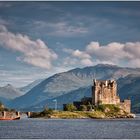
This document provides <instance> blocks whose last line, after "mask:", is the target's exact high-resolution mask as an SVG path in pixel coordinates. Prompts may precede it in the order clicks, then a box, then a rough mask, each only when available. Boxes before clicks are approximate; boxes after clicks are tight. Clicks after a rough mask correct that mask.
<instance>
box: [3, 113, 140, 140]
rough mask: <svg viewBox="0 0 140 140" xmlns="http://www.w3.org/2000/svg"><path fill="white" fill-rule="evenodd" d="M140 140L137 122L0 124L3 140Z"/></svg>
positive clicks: (139, 117)
mask: <svg viewBox="0 0 140 140" xmlns="http://www.w3.org/2000/svg"><path fill="white" fill-rule="evenodd" d="M5 138H7V139H9V138H10V139H11V138H12V139H31V138H33V139H103V138H105V139H112V138H113V139H140V115H137V117H136V118H134V119H114V120H112V119H28V118H23V119H21V120H15V121H0V139H5Z"/></svg>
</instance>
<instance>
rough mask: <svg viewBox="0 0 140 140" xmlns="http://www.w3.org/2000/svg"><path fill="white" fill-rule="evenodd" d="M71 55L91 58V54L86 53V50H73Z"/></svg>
mask: <svg viewBox="0 0 140 140" xmlns="http://www.w3.org/2000/svg"><path fill="white" fill-rule="evenodd" d="M72 55H73V56H75V57H78V58H82V59H85V58H91V56H90V55H89V54H87V53H86V52H82V51H80V50H75V51H73V52H72Z"/></svg>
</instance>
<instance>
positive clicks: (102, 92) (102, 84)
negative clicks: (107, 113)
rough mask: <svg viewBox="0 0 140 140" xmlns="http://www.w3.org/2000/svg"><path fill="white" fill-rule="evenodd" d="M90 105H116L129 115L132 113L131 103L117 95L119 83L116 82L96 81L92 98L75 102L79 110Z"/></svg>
mask: <svg viewBox="0 0 140 140" xmlns="http://www.w3.org/2000/svg"><path fill="white" fill-rule="evenodd" d="M88 103H90V104H92V105H94V106H98V105H100V104H114V105H117V106H119V107H120V108H121V109H123V110H124V111H126V112H128V113H130V112H131V101H130V100H128V99H126V100H124V101H121V100H120V97H119V96H118V94H117V83H116V81H115V80H106V81H101V80H100V81H99V80H96V79H94V80H93V86H92V97H84V98H83V99H81V101H76V102H73V104H74V105H75V106H76V107H77V108H79V106H80V105H82V104H88Z"/></svg>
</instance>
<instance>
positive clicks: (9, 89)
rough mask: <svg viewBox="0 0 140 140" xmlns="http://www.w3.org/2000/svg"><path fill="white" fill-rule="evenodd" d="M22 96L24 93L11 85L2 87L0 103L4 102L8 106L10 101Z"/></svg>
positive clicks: (0, 89) (0, 88)
mask: <svg viewBox="0 0 140 140" xmlns="http://www.w3.org/2000/svg"><path fill="white" fill-rule="evenodd" d="M21 95H22V93H21V92H20V91H19V90H18V89H17V88H15V87H13V86H12V85H10V84H8V85H6V86H4V87H0V101H2V102H3V103H4V104H7V103H8V101H9V100H11V99H14V98H16V97H19V96H21Z"/></svg>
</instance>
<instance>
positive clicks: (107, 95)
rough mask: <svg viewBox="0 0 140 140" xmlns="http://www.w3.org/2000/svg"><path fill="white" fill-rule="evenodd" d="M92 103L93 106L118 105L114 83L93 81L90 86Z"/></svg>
mask: <svg viewBox="0 0 140 140" xmlns="http://www.w3.org/2000/svg"><path fill="white" fill-rule="evenodd" d="M92 103H93V104H94V105H98V104H99V103H102V104H119V103H120V99H119V97H118V96H117V85H116V82H115V81H110V80H109V81H94V85H93V86H92Z"/></svg>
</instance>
